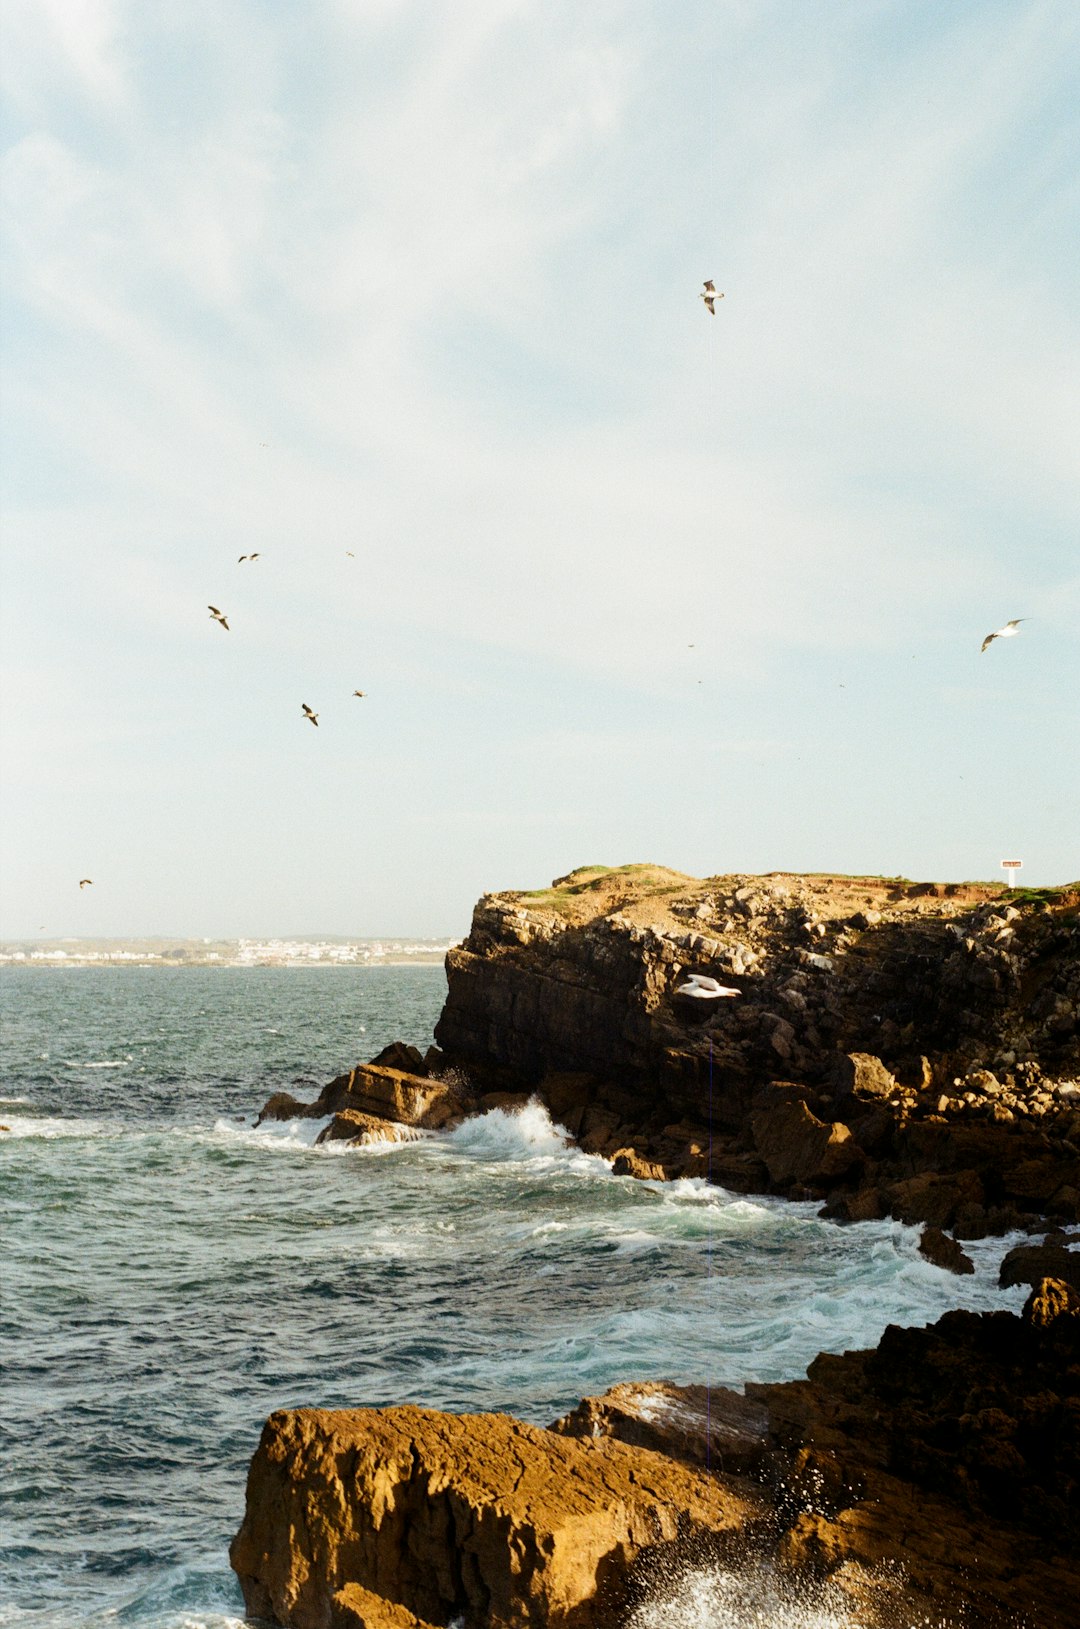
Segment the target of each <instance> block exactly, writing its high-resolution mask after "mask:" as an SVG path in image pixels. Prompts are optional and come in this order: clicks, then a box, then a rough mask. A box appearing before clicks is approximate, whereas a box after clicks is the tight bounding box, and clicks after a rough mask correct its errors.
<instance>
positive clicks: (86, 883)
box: [79, 877, 94, 888]
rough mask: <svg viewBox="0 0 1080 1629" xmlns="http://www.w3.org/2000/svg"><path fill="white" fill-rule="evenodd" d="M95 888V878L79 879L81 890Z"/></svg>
mask: <svg viewBox="0 0 1080 1629" xmlns="http://www.w3.org/2000/svg"><path fill="white" fill-rule="evenodd" d="M93 886H94V879H93V877H80V878H79V887H80V888H92V887H93Z"/></svg>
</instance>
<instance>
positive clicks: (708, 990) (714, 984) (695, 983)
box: [674, 973, 742, 1001]
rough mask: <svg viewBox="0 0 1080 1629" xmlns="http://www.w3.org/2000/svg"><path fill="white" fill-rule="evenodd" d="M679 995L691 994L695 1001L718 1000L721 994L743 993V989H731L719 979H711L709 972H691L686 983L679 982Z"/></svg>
mask: <svg viewBox="0 0 1080 1629" xmlns="http://www.w3.org/2000/svg"><path fill="white" fill-rule="evenodd" d="M674 993H675V994H676V995H677V996H691V997H693V999H694V1000H695V1001H717V1000H718V999H719V998H720V996H738V995H742V991H741V990H730V989H729V988H728V986H727V985H726V984H721V983H720V982H719V980H718V979H711V978H710V977H709V975H708V974H707V973H691V974H690V976H689V978H688V979H687V981H686V983H685V984H677V985H676V986H675V992H674Z"/></svg>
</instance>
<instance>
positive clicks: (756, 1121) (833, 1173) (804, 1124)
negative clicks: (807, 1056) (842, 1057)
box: [750, 1099, 863, 1185]
mask: <svg viewBox="0 0 1080 1629" xmlns="http://www.w3.org/2000/svg"><path fill="white" fill-rule="evenodd" d="M750 1124H751V1128H752V1130H753V1134H754V1145H755V1147H756V1148H757V1151H758V1153H759V1154H760V1155H761V1158H762V1159H763V1160H764V1161H765V1164H766V1166H767V1167H768V1171H769V1175H770V1177H771V1178H772V1180H773V1181H774V1182H777V1183H781V1184H787V1183H792V1182H798V1183H807V1184H812V1185H818V1184H827V1183H830V1182H835V1181H836V1180H838V1179H839V1178H840V1177H842V1176H845V1175H846V1174H847V1173H848V1172H850V1171H851V1170H852V1168H853V1167H854V1166H857V1165H859V1164H860V1163H861V1162H862V1159H863V1153H862V1149H861V1148H860V1147H859V1146H858V1144H857V1143H856V1142H855V1140H854V1138H853V1137H852V1135H851V1132H850V1131H849V1130H848V1128H847V1126H845V1125H843V1124H841V1123H840V1122H839V1121H837V1122H835V1123H833V1124H831V1125H830V1124H827V1123H826V1122H825V1121H822V1120H819V1119H818V1118H817V1116H816V1115H815V1114H812V1113H811V1111H810V1110H809V1109H808V1108H807V1106H806V1104H805V1102H803V1101H802V1100H801V1099H797V1100H796V1101H794V1102H789V1103H778V1104H776V1105H775V1107H768V1108H761V1109H759V1110H758V1111H757V1113H756V1114H754V1115H753V1117H752V1119H751V1122H750Z"/></svg>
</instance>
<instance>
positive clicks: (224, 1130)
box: [176, 1115, 332, 1153]
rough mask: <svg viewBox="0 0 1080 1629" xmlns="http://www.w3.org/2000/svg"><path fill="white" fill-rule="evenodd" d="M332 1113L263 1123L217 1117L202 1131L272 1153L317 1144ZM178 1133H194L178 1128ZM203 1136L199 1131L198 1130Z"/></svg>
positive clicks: (204, 1135)
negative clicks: (206, 1129) (322, 1116)
mask: <svg viewBox="0 0 1080 1629" xmlns="http://www.w3.org/2000/svg"><path fill="white" fill-rule="evenodd" d="M331 1118H332V1116H330V1115H327V1116H326V1117H325V1118H323V1119H321V1120H305V1119H302V1118H301V1119H296V1120H264V1121H263V1123H262V1125H261V1126H252V1125H241V1124H239V1123H238V1122H237V1121H235V1120H215V1121H214V1125H213V1129H212V1131H210V1132H204V1133H202V1134H201V1136H200V1139H199V1140H201V1141H207V1140H210V1141H213V1142H224V1143H236V1144H238V1145H240V1146H241V1147H244V1148H251V1149H259V1150H263V1151H269V1152H271V1153H295V1151H296V1150H297V1149H298V1148H314V1146H315V1142H316V1139H317V1138H318V1135H319V1133H320V1131H322V1130H324V1129H325V1127H326V1126H328V1125H329V1124H330V1120H331ZM176 1135H177V1136H178V1137H187V1136H190V1135H191V1133H190V1132H189V1131H188V1130H186V1129H182V1128H178V1129H177V1132H176ZM196 1135H197V1136H199V1134H198V1133H196Z"/></svg>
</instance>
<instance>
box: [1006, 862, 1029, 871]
mask: <svg viewBox="0 0 1080 1629" xmlns="http://www.w3.org/2000/svg"><path fill="white" fill-rule="evenodd" d="M1023 863H1024V862H1023V860H1002V862H1001V868H1002V870H1003V871H1019V870H1020V867H1021V866H1022V865H1023Z"/></svg>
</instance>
